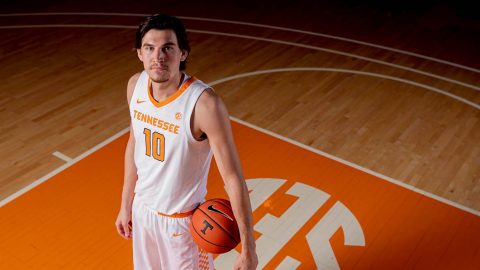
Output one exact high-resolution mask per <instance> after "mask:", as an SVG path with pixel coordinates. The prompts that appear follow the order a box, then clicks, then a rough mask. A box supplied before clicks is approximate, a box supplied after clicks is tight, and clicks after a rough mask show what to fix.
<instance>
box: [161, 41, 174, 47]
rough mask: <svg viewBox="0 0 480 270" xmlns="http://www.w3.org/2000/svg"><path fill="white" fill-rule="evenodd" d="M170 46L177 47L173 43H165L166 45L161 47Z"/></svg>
mask: <svg viewBox="0 0 480 270" xmlns="http://www.w3.org/2000/svg"><path fill="white" fill-rule="evenodd" d="M172 45H173V46H175V45H177V44H175V43H173V42H167V43H165V44H163V45H162V47H165V46H172Z"/></svg>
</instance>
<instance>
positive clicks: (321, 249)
mask: <svg viewBox="0 0 480 270" xmlns="http://www.w3.org/2000/svg"><path fill="white" fill-rule="evenodd" d="M246 182H247V186H248V189H249V191H251V192H250V200H251V203H252V210H254V211H255V210H256V209H257V208H258V207H260V206H261V205H265V204H268V199H269V197H270V196H272V194H273V193H274V192H276V191H277V190H278V189H280V187H281V186H283V185H284V184H285V183H286V182H287V180H284V179H275V178H257V179H249V180H247V181H246ZM286 194H289V195H292V196H294V197H296V198H297V199H296V201H295V202H294V203H293V204H292V205H290V206H289V208H288V209H287V210H286V211H285V212H284V213H283V214H282V215H281V216H279V217H276V216H273V215H271V214H266V215H265V216H263V217H262V218H261V219H260V220H259V221H258V222H257V223H256V224H255V230H256V231H257V232H259V233H261V234H262V235H261V236H260V237H259V238H258V239H257V240H256V241H255V243H256V246H257V253H259V254H261V256H259V262H258V269H263V268H264V267H265V265H266V264H268V263H269V262H270V260H272V259H273V257H275V255H276V254H277V253H278V252H279V251H280V250H281V249H282V248H283V247H284V246H285V245H286V244H287V242H289V241H290V240H291V239H293V238H298V237H304V238H305V239H306V243H307V246H308V247H307V248H308V249H309V250H310V252H311V254H312V255H313V259H314V261H315V264H316V266H317V269H340V266H339V264H338V261H337V259H336V257H335V252H334V250H333V248H332V246H331V244H330V238H331V237H332V236H333V235H334V234H335V233H336V232H337V231H339V230H341V231H342V232H343V236H344V245H346V246H360V247H362V246H365V236H364V233H363V230H362V227H361V225H360V223H359V222H358V220H357V218H356V217H355V216H354V214H353V213H352V212H351V211H350V210H349V209H348V208H347V207H346V206H345V205H344V204H343V203H341V202H339V201H337V202H335V203H334V204H333V206H332V207H330V209H328V211H327V212H326V213H325V214H324V215H323V216H322V217H321V218H320V220H319V221H318V222H317V223H316V224H315V225H314V226H313V228H311V229H310V231H309V232H308V233H306V234H305V235H300V234H297V233H298V232H299V230H300V229H301V228H302V227H303V225H304V224H306V223H307V222H308V221H309V220H310V219H311V218H312V217H313V216H314V215H315V213H316V212H317V211H318V210H319V209H320V207H321V206H322V205H324V203H325V202H327V201H328V200H329V199H330V195H329V194H328V193H325V192H323V191H321V190H319V189H317V188H315V187H312V186H310V185H306V184H303V183H300V182H296V183H295V184H294V185H293V186H292V187H290V189H288V191H287V192H286ZM237 256H238V252H237V251H236V250H232V251H231V252H229V253H225V254H222V255H219V256H218V257H216V259H215V266H216V268H218V269H224V268H223V267H225V266H227V267H228V265H233V263H234V262H235V259H236V258H237ZM301 264H302V262H300V261H298V260H296V259H294V258H292V257H290V256H286V257H285V258H283V260H282V262H281V263H280V265H279V266H278V268H281V269H296V268H297V267H299V266H300V265H301Z"/></svg>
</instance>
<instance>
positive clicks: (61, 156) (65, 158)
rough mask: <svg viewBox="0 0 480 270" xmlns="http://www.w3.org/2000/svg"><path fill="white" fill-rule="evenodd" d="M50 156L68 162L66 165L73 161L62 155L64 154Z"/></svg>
mask: <svg viewBox="0 0 480 270" xmlns="http://www.w3.org/2000/svg"><path fill="white" fill-rule="evenodd" d="M52 155H54V156H56V157H58V158H59V159H61V160H63V161H65V162H68V163H70V162H72V161H73V159H72V158H71V157H68V156H66V155H64V154H62V153H60V152H58V151H55V152H53V153H52Z"/></svg>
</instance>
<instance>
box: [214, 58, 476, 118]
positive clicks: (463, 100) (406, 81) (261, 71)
mask: <svg viewBox="0 0 480 270" xmlns="http://www.w3.org/2000/svg"><path fill="white" fill-rule="evenodd" d="M292 71H326V72H339V73H349V74H358V75H365V76H371V77H377V78H382V79H387V80H392V81H397V82H402V83H406V84H410V85H414V86H417V87H421V88H424V89H427V90H430V91H433V92H436V93H438V94H441V95H444V96H447V97H450V98H452V99H455V100H457V101H459V102H462V103H464V104H466V105H469V106H471V107H473V108H475V109H477V110H480V104H476V103H474V102H471V101H469V100H467V99H464V98H462V97H459V96H456V95H454V94H452V93H449V92H447V91H445V90H441V89H438V88H435V87H433V86H429V85H426V84H421V83H417V82H414V81H410V80H406V79H402V78H398V77H393V76H388V75H384V74H378V73H372V72H365V71H358V70H351V69H340V68H319V67H301V68H277V69H267V70H257V71H252V72H246V73H242V74H237V75H233V76H230V77H226V78H223V79H220V80H216V81H213V82H211V83H209V85H210V86H215V85H216V84H220V83H224V82H227V81H231V80H235V79H239V78H244V77H250V76H256V75H261V74H271V73H278V72H292Z"/></svg>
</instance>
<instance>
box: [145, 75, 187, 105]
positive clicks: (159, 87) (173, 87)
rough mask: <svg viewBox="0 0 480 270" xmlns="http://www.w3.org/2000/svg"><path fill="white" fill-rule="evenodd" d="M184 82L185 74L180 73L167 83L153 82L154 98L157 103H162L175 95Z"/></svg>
mask: <svg viewBox="0 0 480 270" xmlns="http://www.w3.org/2000/svg"><path fill="white" fill-rule="evenodd" d="M182 80H183V73H182V72H180V73H178V75H176V76H175V77H174V78H172V79H170V80H168V81H165V82H160V83H157V82H153V81H152V89H150V91H152V94H153V97H154V98H155V100H157V101H162V100H164V99H167V98H168V97H170V96H171V95H173V94H174V93H175V92H177V90H178V89H179V88H180V85H181V84H182Z"/></svg>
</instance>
